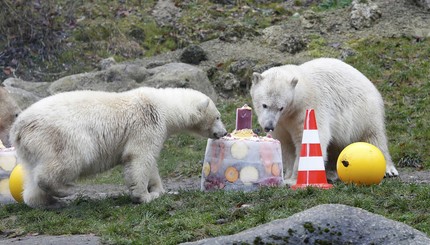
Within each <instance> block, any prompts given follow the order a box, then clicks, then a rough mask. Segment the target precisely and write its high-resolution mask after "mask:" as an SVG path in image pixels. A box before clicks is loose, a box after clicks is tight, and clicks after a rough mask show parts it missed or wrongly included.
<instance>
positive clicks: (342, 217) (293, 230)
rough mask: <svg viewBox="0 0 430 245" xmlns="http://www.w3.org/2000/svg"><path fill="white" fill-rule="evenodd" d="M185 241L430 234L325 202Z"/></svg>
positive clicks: (345, 240) (405, 240)
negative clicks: (283, 216) (264, 221)
mask: <svg viewBox="0 0 430 245" xmlns="http://www.w3.org/2000/svg"><path fill="white" fill-rule="evenodd" d="M184 244H188V245H190V244H405V245H406V244H423V245H424V244H430V238H429V237H427V236H426V235H425V234H424V233H423V232H421V231H418V230H416V229H414V228H412V227H410V226H408V225H406V224H403V223H400V222H397V221H393V220H390V219H387V218H384V217H383V216H381V215H377V214H373V213H370V212H368V211H365V210H363V209H360V208H354V207H350V206H346V205H340V204H323V205H319V206H316V207H313V208H311V209H308V210H305V211H303V212H300V213H297V214H294V215H292V216H290V217H289V218H287V219H280V220H275V221H272V222H270V223H267V224H264V225H260V226H257V227H255V228H251V229H249V230H245V231H243V232H240V233H238V234H235V235H230V236H220V237H216V238H209V239H204V240H200V241H196V242H189V243H184Z"/></svg>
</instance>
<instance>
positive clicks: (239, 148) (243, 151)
mask: <svg viewBox="0 0 430 245" xmlns="http://www.w3.org/2000/svg"><path fill="white" fill-rule="evenodd" d="M248 151H249V148H248V145H247V144H246V143H245V142H243V141H237V142H235V143H234V144H233V145H232V146H231V155H232V156H233V157H234V158H235V159H237V160H241V159H244V158H245V157H246V155H248Z"/></svg>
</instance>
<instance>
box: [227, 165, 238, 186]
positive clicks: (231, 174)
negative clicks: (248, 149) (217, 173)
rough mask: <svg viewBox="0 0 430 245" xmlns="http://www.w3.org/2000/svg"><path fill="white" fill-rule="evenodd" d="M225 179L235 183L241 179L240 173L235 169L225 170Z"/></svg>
mask: <svg viewBox="0 0 430 245" xmlns="http://www.w3.org/2000/svg"><path fill="white" fill-rule="evenodd" d="M225 178H226V179H227V180H228V181H229V182H231V183H233V182H235V181H236V180H237V179H238V178H239V171H237V169H236V168H235V167H228V168H227V169H226V170H225Z"/></svg>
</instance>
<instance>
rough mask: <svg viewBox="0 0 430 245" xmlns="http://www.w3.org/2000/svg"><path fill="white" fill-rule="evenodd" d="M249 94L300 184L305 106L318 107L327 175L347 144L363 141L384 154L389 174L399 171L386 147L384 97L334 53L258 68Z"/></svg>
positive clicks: (289, 177)
mask: <svg viewBox="0 0 430 245" xmlns="http://www.w3.org/2000/svg"><path fill="white" fill-rule="evenodd" d="M250 93H251V98H252V102H253V105H254V108H255V112H256V114H257V117H258V122H259V124H260V125H261V127H262V128H263V129H264V130H265V131H266V132H269V131H270V132H271V134H272V136H273V137H274V138H276V139H278V140H279V141H280V142H281V146H282V159H283V163H284V169H285V171H286V172H285V182H286V183H287V184H288V185H293V184H296V179H297V170H298V162H299V157H300V150H301V144H302V134H303V124H304V120H305V114H306V113H305V112H306V109H314V110H315V115H316V120H317V124H318V132H319V138H320V143H321V150H322V153H323V158H324V161H325V162H326V170H327V176H328V178H329V180H332V181H334V180H336V179H337V173H336V161H337V157H338V156H339V154H340V151H342V150H343V149H344V148H345V147H346V146H347V145H349V144H350V143H353V142H357V141H364V142H368V143H371V144H373V145H375V146H377V147H378V148H379V149H380V150H381V151H382V153H383V154H384V156H385V160H386V176H397V175H398V172H397V170H396V168H395V167H394V164H393V162H392V160H391V156H390V153H389V151H388V147H387V138H386V135H385V124H384V102H383V100H382V96H381V94H380V93H379V92H378V90H377V89H376V87H375V86H374V85H373V84H372V82H371V81H369V79H367V78H366V77H365V76H364V75H363V74H362V73H360V72H359V71H358V70H356V69H355V68H353V67H352V66H350V65H348V64H346V63H344V62H342V61H340V60H337V59H332V58H319V59H314V60H311V61H308V62H306V63H303V64H302V65H284V66H280V67H273V68H271V69H268V70H266V71H264V72H263V73H262V74H259V73H254V74H253V79H252V86H251V90H250Z"/></svg>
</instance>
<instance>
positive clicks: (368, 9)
mask: <svg viewBox="0 0 430 245" xmlns="http://www.w3.org/2000/svg"><path fill="white" fill-rule="evenodd" d="M351 5H352V8H351V19H350V24H351V26H352V27H354V28H355V29H357V30H361V29H363V28H366V27H371V26H372V25H373V24H374V23H375V22H376V21H377V20H378V19H379V18H381V16H382V13H381V11H380V10H379V7H378V5H376V4H375V3H373V2H372V1H371V0H368V1H365V2H363V1H361V0H353V1H352V3H351Z"/></svg>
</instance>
